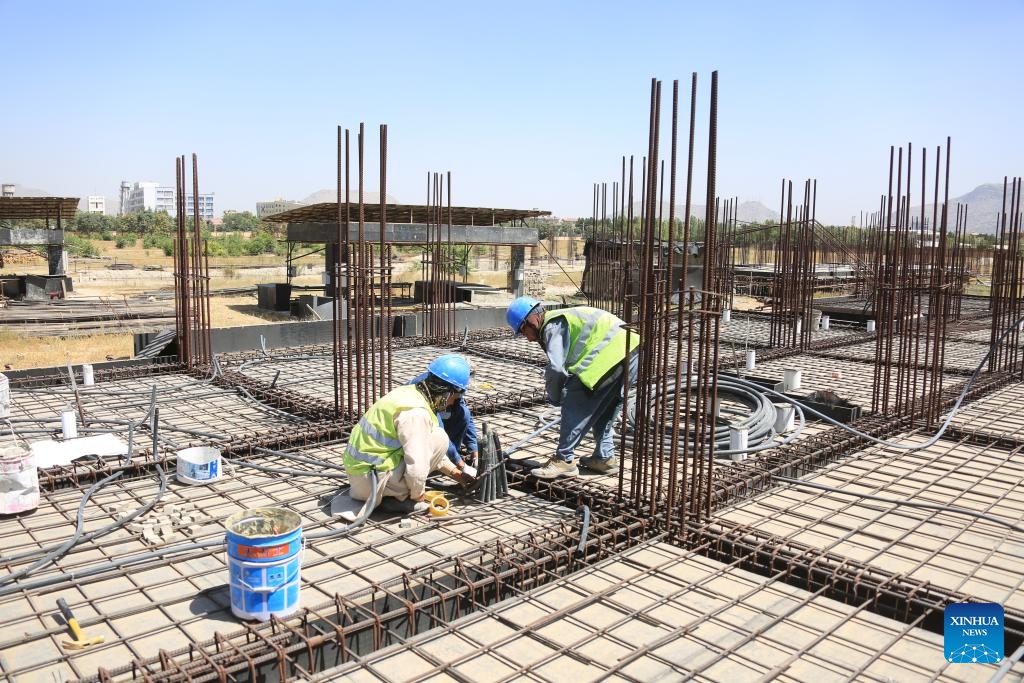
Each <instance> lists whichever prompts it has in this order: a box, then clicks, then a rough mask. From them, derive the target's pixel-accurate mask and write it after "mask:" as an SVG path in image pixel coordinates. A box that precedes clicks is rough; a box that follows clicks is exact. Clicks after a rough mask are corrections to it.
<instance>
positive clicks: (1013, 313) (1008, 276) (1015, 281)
mask: <svg viewBox="0 0 1024 683" xmlns="http://www.w3.org/2000/svg"><path fill="white" fill-rule="evenodd" d="M1007 185H1008V181H1007V179H1006V178H1003V207H1002V211H1001V212H1000V214H999V216H998V218H997V231H996V240H997V243H998V247H997V249H996V251H995V258H994V260H993V264H992V290H991V295H990V296H991V303H990V306H991V309H992V330H991V345H992V354H991V355H990V356H989V359H988V369H989V372H995V371H1004V372H1011V373H1018V374H1024V362H1022V361H1024V359H1022V357H1021V352H1020V346H1019V341H1020V332H1021V330H1020V327H1021V326H1020V324H1019V323H1018V321H1019V320H1020V319H1021V317H1022V315H1024V306H1022V304H1021V291H1020V288H1021V286H1022V284H1024V257H1022V255H1021V239H1020V238H1021V234H1020V227H1021V179H1020V178H1014V179H1013V180H1012V182H1010V183H1009V188H1007ZM1008 189H1009V194H1008V193H1007V190H1008ZM1004 333H1005V334H1004Z"/></svg>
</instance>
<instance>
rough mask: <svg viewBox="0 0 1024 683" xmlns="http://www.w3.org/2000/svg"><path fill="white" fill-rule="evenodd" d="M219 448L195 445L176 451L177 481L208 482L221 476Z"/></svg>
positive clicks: (188, 482) (186, 482) (187, 482)
mask: <svg viewBox="0 0 1024 683" xmlns="http://www.w3.org/2000/svg"><path fill="white" fill-rule="evenodd" d="M221 471H222V468H221V462H220V449H219V448H211V447H209V446H195V447H193V448H186V449H184V450H180V451H178V470H177V472H178V481H180V482H181V483H183V484H209V483H211V482H214V481H217V480H218V479H220V476H221Z"/></svg>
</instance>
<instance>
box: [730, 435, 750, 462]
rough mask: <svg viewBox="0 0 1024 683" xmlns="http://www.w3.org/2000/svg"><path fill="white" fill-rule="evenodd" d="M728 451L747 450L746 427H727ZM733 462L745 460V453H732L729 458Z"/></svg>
mask: <svg viewBox="0 0 1024 683" xmlns="http://www.w3.org/2000/svg"><path fill="white" fill-rule="evenodd" d="M729 450H730V451H745V450H747V428H746V427H729ZM729 457H730V458H732V459H733V460H745V459H746V458H747V454H746V453H733V454H731V455H730V456H729Z"/></svg>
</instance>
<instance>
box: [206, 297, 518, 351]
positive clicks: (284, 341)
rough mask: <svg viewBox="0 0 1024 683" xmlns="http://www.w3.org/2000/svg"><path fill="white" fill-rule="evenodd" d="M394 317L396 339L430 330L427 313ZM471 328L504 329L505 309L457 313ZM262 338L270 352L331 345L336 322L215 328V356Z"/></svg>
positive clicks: (458, 321) (461, 324)
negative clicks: (291, 347)
mask: <svg viewBox="0 0 1024 683" xmlns="http://www.w3.org/2000/svg"><path fill="white" fill-rule="evenodd" d="M392 318H393V320H392V322H393V326H392V329H393V334H394V336H396V337H415V336H418V335H420V334H422V333H423V330H424V329H426V324H425V323H426V321H425V320H424V318H425V314H423V313H400V314H396V315H394V316H392ZM467 326H468V327H469V329H470V330H487V329H494V328H496V327H504V326H505V309H504V308H481V309H467V310H457V311H455V329H456V330H457V331H458V332H459V333H462V331H463V330H464V329H465V328H466V327H467ZM260 335H263V337H264V339H265V340H266V346H267V348H268V349H275V348H283V347H288V346H303V345H306V344H328V343H330V342H331V340H333V339H334V323H333V322H332V321H330V320H316V321H310V322H298V323H269V324H267V325H246V326H243V327H225V328H220V329H215V330H213V331H212V332H211V337H212V341H213V351H214V353H225V352H230V351H247V350H250V349H258V348H259V347H260Z"/></svg>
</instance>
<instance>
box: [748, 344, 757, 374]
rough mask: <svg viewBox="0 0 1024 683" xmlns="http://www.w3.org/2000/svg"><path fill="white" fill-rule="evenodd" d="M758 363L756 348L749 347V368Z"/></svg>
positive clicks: (751, 368)
mask: <svg viewBox="0 0 1024 683" xmlns="http://www.w3.org/2000/svg"><path fill="white" fill-rule="evenodd" d="M755 365H757V352H756V351H754V349H747V370H753V369H754V366H755Z"/></svg>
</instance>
